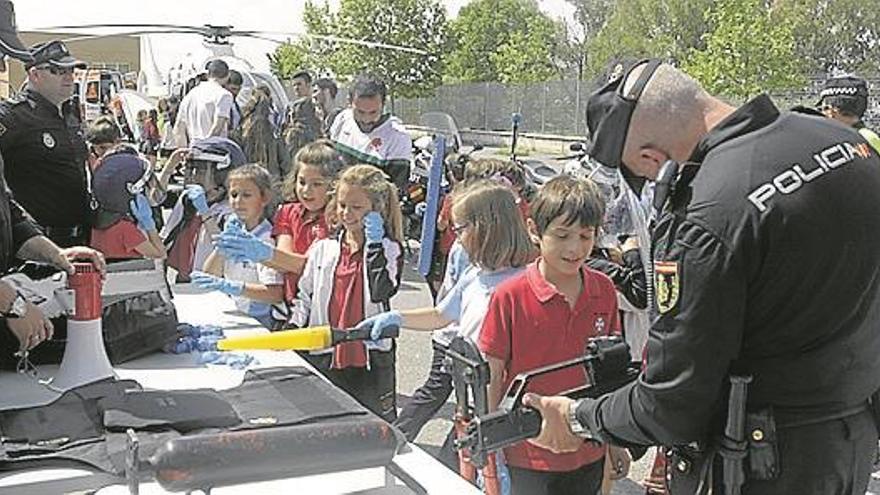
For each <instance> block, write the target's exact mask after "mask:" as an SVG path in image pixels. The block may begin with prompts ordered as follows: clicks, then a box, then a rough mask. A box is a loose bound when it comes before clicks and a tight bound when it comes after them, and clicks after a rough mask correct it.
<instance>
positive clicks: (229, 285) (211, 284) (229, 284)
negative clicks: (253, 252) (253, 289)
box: [189, 272, 244, 296]
mask: <svg viewBox="0 0 880 495" xmlns="http://www.w3.org/2000/svg"><path fill="white" fill-rule="evenodd" d="M189 277H190V280H192V283H193V285H195V286H196V287H198V288H200V289H208V290H216V291H220V292H222V293H224V294H228V295H230V296H240V295H241V293H242V292H244V282H237V281H235V280H229V279H225V278H220V277H215V276H213V275H211V274H208V273H205V272H192V273H190V275H189Z"/></svg>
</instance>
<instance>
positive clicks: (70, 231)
mask: <svg viewBox="0 0 880 495" xmlns="http://www.w3.org/2000/svg"><path fill="white" fill-rule="evenodd" d="M31 51H32V56H33V58H32V60H31V61H30V62H26V63H25V68H26V69H27V77H28V82H27V87H26V88H25V89H24V91H22V92H21V93H19V94H18V95H16V96H14V97H13V98H11V99H9V100H7V101H4V102H2V103H0V151H2V152H3V156H4V158H5V160H6V181H7V182H8V183H9V187H10V188H11V189H12V191H13V193H15V198H16V200H17V201H18V202H19V203H21V205H22V206H23V207H24V208H25V210H27V211H28V212H29V213H30V214H31V215H33V217H34V218H35V219H36V220H37V222H38V223H39V224H40V225H41V226H42V227H43V228H44V230H45V233H46V235H47V236H48V237H49V238H50V239H52V240H53V241H54V242H55V243H56V244H58V245H59V246H62V247H69V246H74V245H81V244H88V234H89V222H88V217H89V212H90V208H89V194H88V187H87V184H86V169H85V167H86V158H87V148H86V143H85V139H84V138H83V133H82V127H81V123H80V122H79V120H78V119H77V118H76V112H74V108H73V105H71V104H70V103H69V102H70V99H71V96H72V95H73V89H74V83H73V71H74V69H76V68H85V67H86V65H85V63H83V62H81V61H79V60H76V59H75V58H73V57H72V56H71V55H70V53H69V52H68V51H67V47H66V46H65V45H64V43H62V42H60V41H50V42H48V43H43V44H39V45H36V46H34V47H33V48H32V49H31Z"/></svg>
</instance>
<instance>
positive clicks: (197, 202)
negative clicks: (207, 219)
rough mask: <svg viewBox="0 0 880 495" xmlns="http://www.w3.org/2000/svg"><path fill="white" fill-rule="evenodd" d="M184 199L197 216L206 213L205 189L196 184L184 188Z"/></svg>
mask: <svg viewBox="0 0 880 495" xmlns="http://www.w3.org/2000/svg"><path fill="white" fill-rule="evenodd" d="M184 193H185V194H186V197H187V198H189V200H190V202H192V204H193V206H194V207H195V209H196V211H197V212H198V213H199V215H204V214H206V213H208V198H207V196H205V188H204V187H202V186H200V185H198V184H191V185H188V186H186V189H185V190H184Z"/></svg>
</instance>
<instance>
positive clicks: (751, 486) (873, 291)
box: [526, 60, 880, 495]
mask: <svg viewBox="0 0 880 495" xmlns="http://www.w3.org/2000/svg"><path fill="white" fill-rule="evenodd" d="M615 69H616V70H612V71H611V72H610V76H609V77H608V78H607V79H606V81H605V83H604V85H603V86H602V87H601V88H600V89H599V90H598V91H597V92H595V93H594V94H593V95H592V97H591V98H590V100H589V103H588V106H587V117H588V126H589V129H590V133H591V138H592V142H593V146H592V149H591V156H592V157H593V158H595V159H596V160H598V161H599V162H600V163H603V164H604V165H606V166H610V167H625V168H626V169H627V170H629V171H630V172H631V173H632V174H634V175H637V176H641V177H645V178H648V179H652V180H657V181H658V183H657V189H656V191H657V195H658V196H659V197H658V198H657V201H655V206H660V207H661V208H662V209H661V212H660V213H659V215H658V217H657V221H656V223H655V225H654V228H653V232H652V251H653V252H652V257H653V260H654V261H653V263H654V266H653V268H654V279H653V282H654V295H655V301H654V305H653V324H652V327H651V329H650V332H649V336H648V344H647V356H646V361H647V365H646V368H645V370H644V371H643V372H642V374H641V375H640V376H639V378H638V379H637V380H636V381H635V382H633V383H631V384H629V385H627V386H624V387H622V388H620V389H618V390H616V391H615V392H613V393H610V394H607V395H604V396H602V397H600V398H597V399H581V400H578V401H574V400H571V399H568V398H564V397H538V396H534V395H532V396H529V397H528V398H527V399H526V402H527V404H529V405H531V406H533V407H536V408H538V409H539V410H540V411H541V412H542V416H543V421H544V428H543V431H542V433H541V435H540V436H539V437H538V438H536V439H535V440H534V441H535V442H537V443H538V444H540V445H542V446H544V447H546V448H550V449H552V450H555V451H570V450H574V449H576V448H578V446H579V445H580V444H581V442H583V441H585V440H586V441H589V440H587V439H597V440H599V441H602V442H607V443H612V444H617V445H623V446H634V445H635V446H645V445H665V446H670V447H673V449H672V453H673V457H672V459H671V461H670V462H669V464H668V472H667V475H668V476H669V478H668V479H669V480H670V481H669V488H670V492H671V493H673V494H676V493H697V492H699V493H705V491H698V490H697V488H698V486H702V488H703V490H708V489H709V488H710V487H711V488H712V489H713V490H714V491H713V493H717V494H720V493H725V494H730V493H737V494H739V493H743V494H749V495H753V494H793V493H797V494H822V495H830V494H863V493H865V490H866V488H867V483H868V479H869V476H870V474H871V465H872V462H873V460H874V453H875V452H876V449H877V438H878V437H877V428H876V426H875V420H874V417H875V415H874V414H872V412H873V411H872V410H873V409H874V407H875V406H877V400H876V399H877V398H878V395H880V394H877V391H878V389H880V359H878V358H877V356H878V355H880V332H878V324H880V236H878V235H877V232H880V209H878V208H877V191H878V190H880V158H878V156H877V152H876V151H875V150H874V149H873V148H871V147H870V146H869V145H868V144H867V142H866V141H865V140H864V139H863V138H862V137H861V136H859V135H858V134H857V133H854V132H852V130H850V129H848V128H846V127H844V126H841V125H838V124H835V123H833V122H831V121H830V120H828V119H819V118H816V117H814V116H807V115H803V114H799V113H788V112H780V110H778V109H777V107H776V106H775V105H774V104H773V102H772V101H771V100H770V98H769V97H767V96H766V95H760V96H757V97H755V98H754V99H752V100H751V101H749V102H747V103H746V104H744V105H743V106H741V107H740V108H734V107H732V106H730V105H728V104H726V103H725V102H723V101H722V100H720V99H718V98H716V97H714V96H711V95H709V94H708V93H707V92H706V91H705V90H704V89H703V88H702V87H701V86H700V85H699V84H698V83H697V82H696V81H694V80H693V79H692V78H690V77H689V76H687V75H686V74H684V73H683V72H681V71H679V70H677V69H675V68H673V67H672V66H670V65H667V64H663V63H661V62H660V61H657V60H646V61H640V62H637V63H634V64H621V65H619V66H617V67H616V68H615ZM749 379H750V380H751V381H750V383H748V384H747V385H743V384H745V383H746V382H748V380H749ZM732 384H735V385H732ZM741 386H744V387H747V388H746V389H745V390H746V392H745V394H744V396H743V395H742V394H739V393H737V394H731V393H730V392H729V390H730V389H731V388H735V389H737V390H742V389H741ZM725 425H726V426H725ZM713 472H714V474H715V476H714V478H712V477H711V474H712V473H713Z"/></svg>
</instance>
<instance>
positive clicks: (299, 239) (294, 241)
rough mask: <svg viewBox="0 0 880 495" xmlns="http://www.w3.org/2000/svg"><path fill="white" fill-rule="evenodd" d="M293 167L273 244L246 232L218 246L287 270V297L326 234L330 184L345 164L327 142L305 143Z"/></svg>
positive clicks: (226, 236)
mask: <svg viewBox="0 0 880 495" xmlns="http://www.w3.org/2000/svg"><path fill="white" fill-rule="evenodd" d="M294 163H295V168H294V169H293V170H292V171H291V173H290V174H288V175H287V179H285V181H284V191H285V193H286V194H287V195H288V199H293V200H296V202H290V203H285V204H283V205H281V207H280V208H279V209H278V212H277V213H276V214H275V222H274V227H273V228H272V235H273V236H274V237H275V245H274V246H272V244H271V243H268V242H265V241H263V240H262V239H258V238H256V237H254V236H250V235H247V234H244V235H242V234H240V233H239V234H229V233H225V232H224V233H223V234H221V235H220V237H219V239H218V240H217V247H218V248H220V252H221V253H223V254H224V255H226V256H232V257H236V258H241V259H248V260H250V261H253V262H257V263H263V264H265V265H266V266H270V267H272V268H275V269H276V270H278V271H281V272H284V297H285V300H287V301H293V299H294V298H295V297H296V291H297V282H298V281H299V274H300V273H302V270H303V267H304V266H305V263H306V254H305V253H306V251H307V250H308V249H309V246H311V245H312V244H313V243H314V242H315V241H316V240H319V239H325V238H326V237H327V233H328V229H327V221H326V219H325V214H324V208H325V206H326V205H327V201H328V199H329V189H330V186H331V184H332V183H333V181H334V180H336V176H337V174H338V173H339V171H340V170H342V168H343V166H344V165H345V164H344V162H343V161H342V158H341V157H340V156H339V153H337V152H336V150H335V149H334V148H333V144H332V143H330V142H329V141H324V140H322V141H316V142H314V143H310V144H307V145H305V146H303V147H302V149H300V150H299V152H297V154H296V156H295V157H294Z"/></svg>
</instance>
